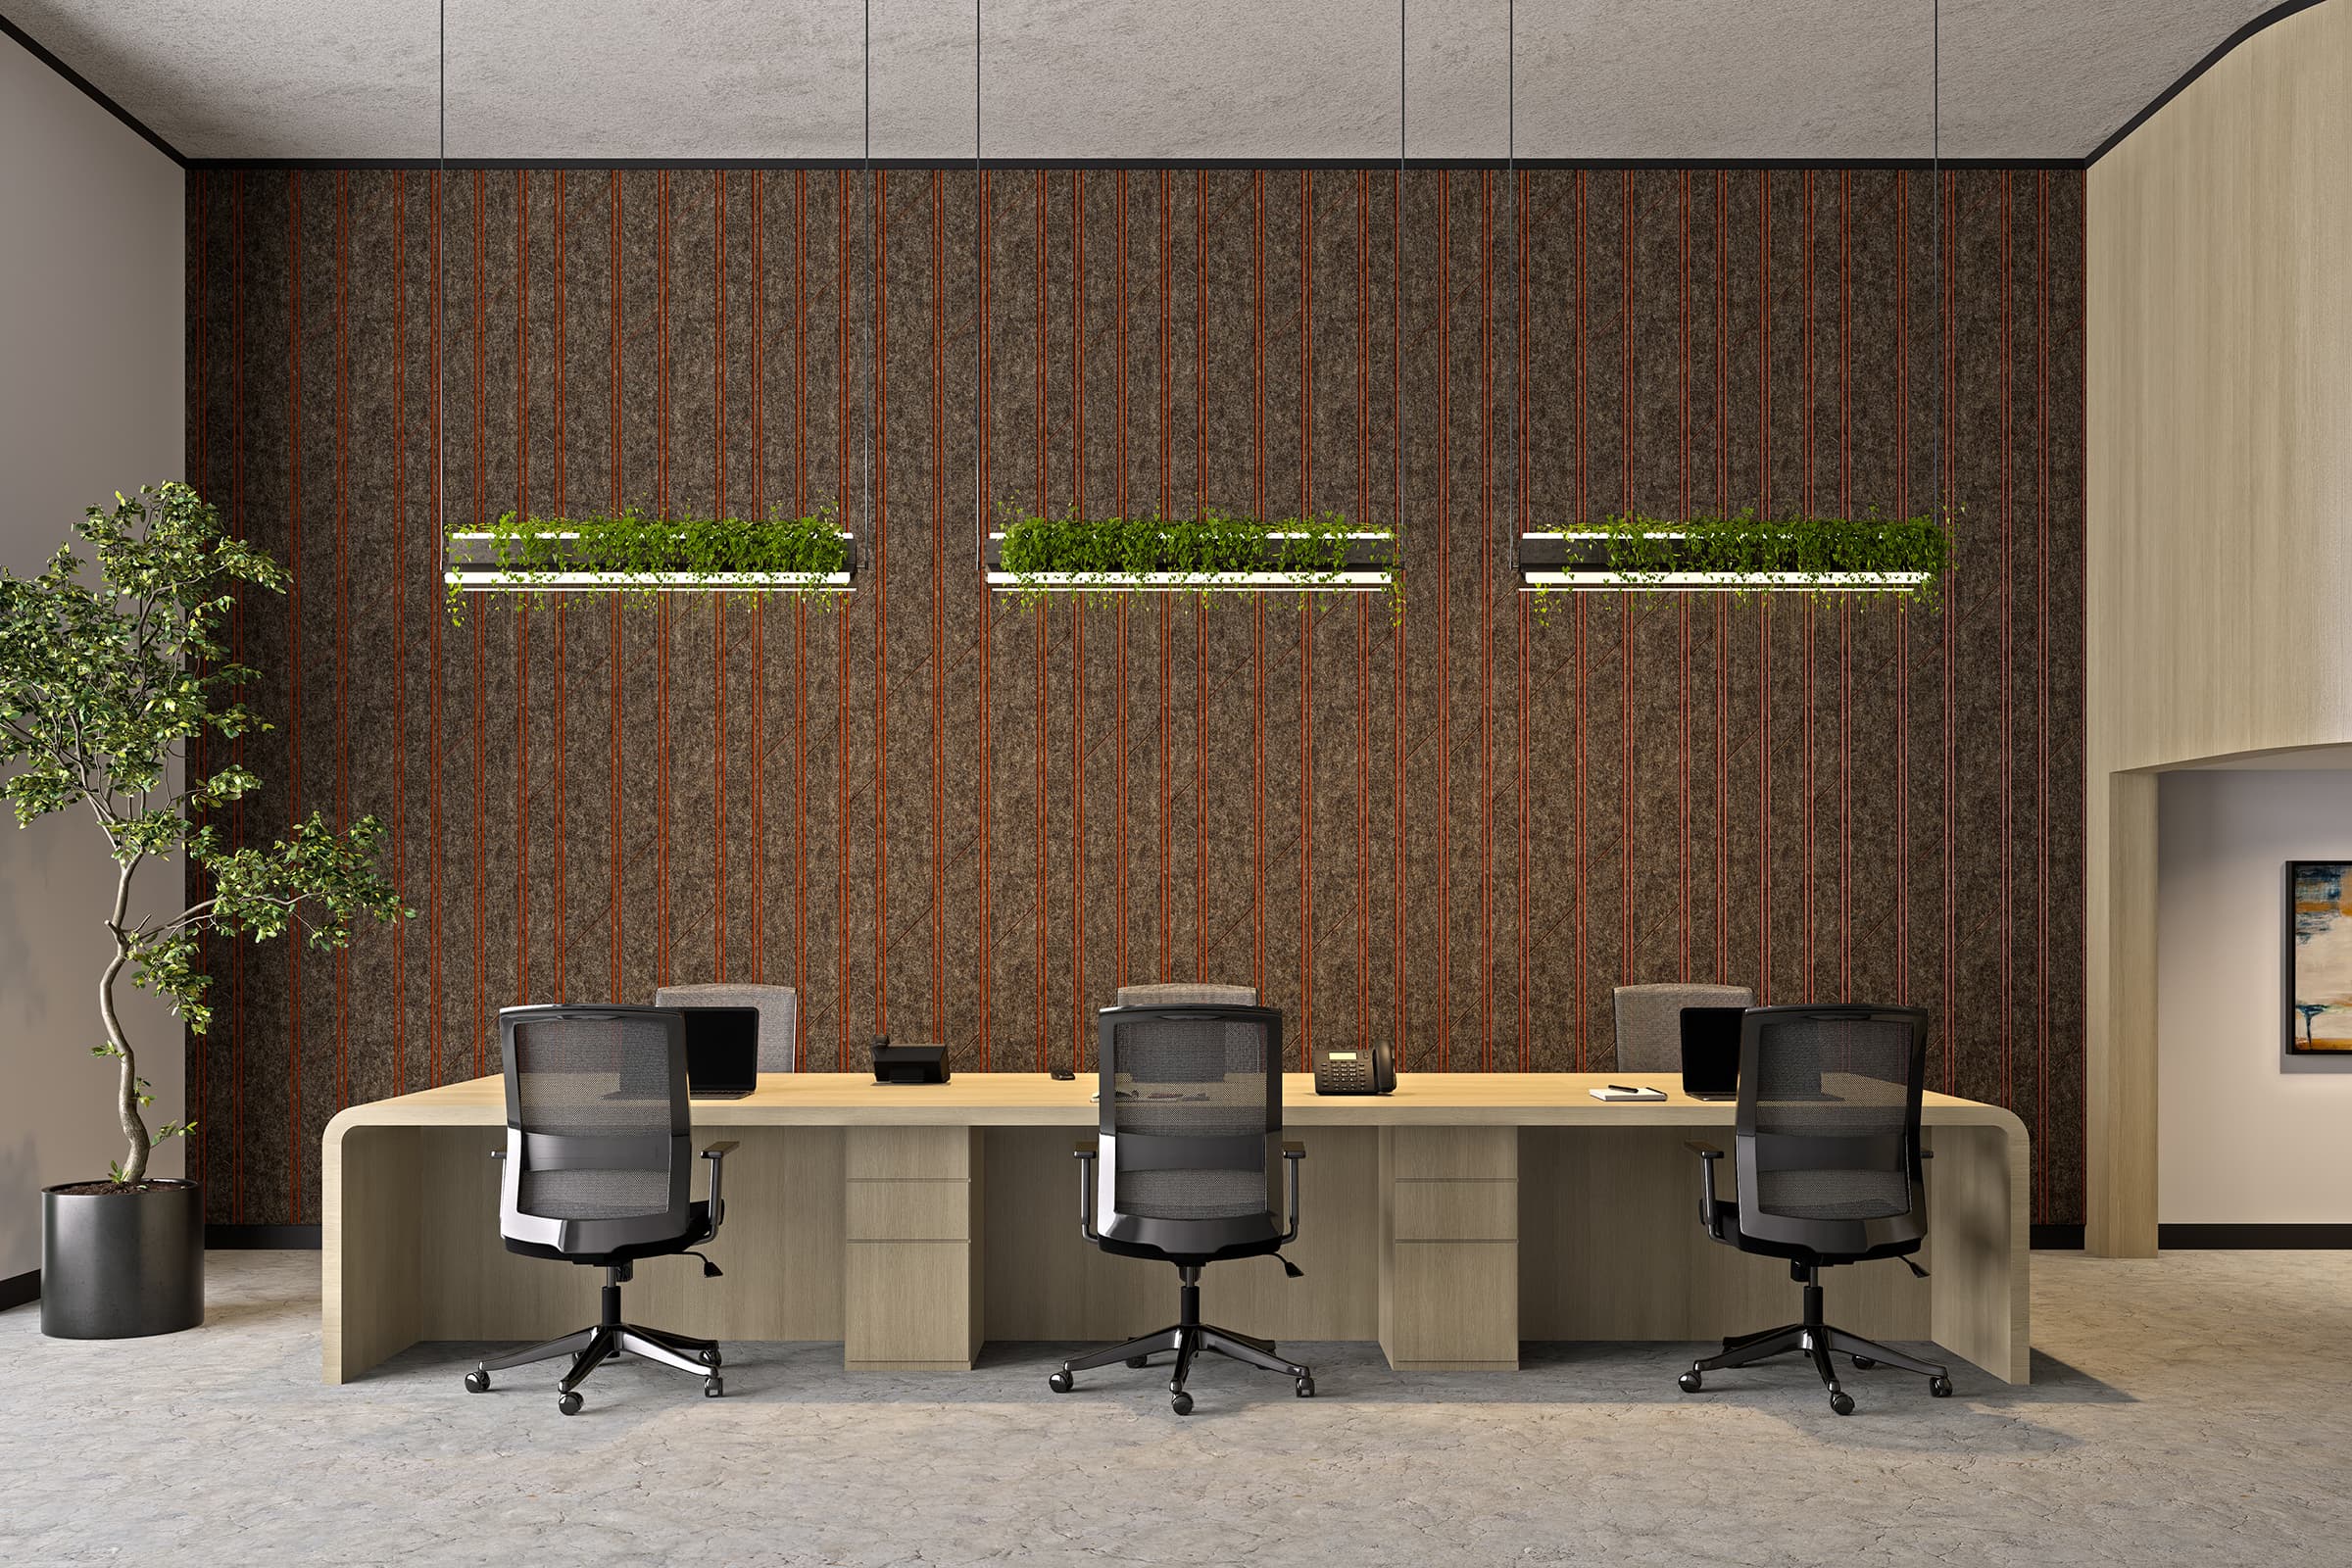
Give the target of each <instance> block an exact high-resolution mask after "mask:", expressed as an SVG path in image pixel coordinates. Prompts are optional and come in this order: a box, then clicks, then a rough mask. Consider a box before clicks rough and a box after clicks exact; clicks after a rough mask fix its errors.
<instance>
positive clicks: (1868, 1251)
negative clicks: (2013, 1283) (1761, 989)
mask: <svg viewBox="0 0 2352 1568" xmlns="http://www.w3.org/2000/svg"><path fill="white" fill-rule="evenodd" d="M1927 1054H1928V1015H1927V1014H1926V1013H1925V1012H1922V1011H1920V1010H1919V1009H1918V1008H1916V1007H1872V1006H1855V1005H1818V1006H1808V1005H1798V1006H1781V1007H1750V1008H1749V1009H1748V1010H1747V1014H1746V1017H1745V1018H1744V1019H1743V1021H1742V1023H1741V1026H1740V1117H1739V1124H1738V1126H1737V1128H1736V1129H1735V1131H1736V1134H1737V1137H1736V1139H1735V1145H1736V1148H1737V1151H1738V1156H1737V1158H1736V1159H1735V1160H1734V1161H1733V1165H1734V1169H1735V1172H1736V1175H1735V1180H1736V1183H1737V1192H1738V1195H1739V1201H1736V1202H1733V1201H1725V1200H1723V1199H1719V1198H1717V1197H1716V1196H1715V1161H1717V1160H1718V1159H1721V1158H1722V1157H1723V1151H1722V1150H1720V1149H1717V1148H1714V1147H1713V1146H1712V1145H1708V1144H1691V1146H1689V1147H1690V1148H1691V1151H1692V1152H1694V1153H1696V1154H1697V1155H1698V1156H1699V1188H1698V1213H1699V1220H1700V1222H1701V1223H1702V1224H1704V1225H1705V1226H1706V1228H1707V1234H1708V1235H1710V1236H1712V1237H1714V1238H1715V1240H1717V1241H1719V1242H1723V1243H1725V1244H1727V1245H1729V1246H1732V1247H1737V1248H1738V1249H1740V1250H1741V1251H1743V1252H1757V1253H1761V1254H1763V1255H1764V1256H1767V1257H1785V1258H1787V1259H1788V1260H1789V1276H1790V1277H1791V1278H1793V1279H1794V1280H1795V1281H1796V1282H1797V1283H1798V1284H1799V1285H1802V1286H1803V1287H1804V1288H1805V1316H1804V1321H1803V1322H1801V1323H1790V1324H1787V1325H1785V1326H1784V1327H1781V1328H1777V1329H1767V1330H1765V1331H1764V1332H1763V1333H1761V1334H1746V1335H1741V1336H1740V1337H1739V1338H1737V1339H1729V1340H1726V1341H1724V1342H1723V1353H1722V1354H1721V1355H1711V1356H1708V1357H1706V1358H1705V1359H1703V1360H1697V1361H1693V1362H1691V1370H1690V1371H1688V1372H1685V1373H1684V1374H1683V1376H1682V1385H1683V1392H1685V1393H1686V1394H1696V1393H1697V1392H1698V1391H1699V1388H1700V1386H1701V1384H1702V1382H1703V1381H1704V1375H1705V1374H1706V1373H1709V1372H1713V1371H1716V1370H1717V1369H1719V1368H1723V1367H1734V1366H1746V1365H1749V1364H1750V1363H1751V1362H1756V1361H1761V1360H1763V1359H1765V1358H1766V1357H1768V1356H1774V1355H1780V1354H1783V1353H1785V1352H1787V1351H1789V1350H1803V1351H1805V1352H1806V1353H1807V1354H1808V1355H1810V1356H1811V1357H1812V1359H1813V1366H1814V1369H1815V1370H1816V1371H1818V1372H1819V1373H1820V1374H1821V1381H1822V1382H1823V1383H1825V1384H1827V1385H1828V1386H1829V1391H1830V1408H1832V1409H1833V1410H1836V1411H1837V1412H1838V1414H1839V1415H1850V1414H1852V1413H1853V1408H1854V1400H1853V1397H1852V1396H1851V1395H1849V1394H1847V1393H1846V1392H1845V1390H1844V1389H1843V1388H1842V1387H1841V1386H1840V1385H1839V1384H1838V1373H1837V1369H1836V1368H1835V1367H1834V1366H1832V1364H1831V1359H1830V1358H1831V1357H1832V1356H1833V1355H1844V1356H1848V1357H1850V1358H1851V1359H1852V1361H1853V1364H1854V1365H1855V1366H1856V1367H1858V1368H1862V1369H1865V1370H1867V1369H1868V1368H1870V1367H1872V1366H1875V1365H1877V1364H1879V1363H1881V1362H1884V1363H1885V1364H1887V1366H1892V1367H1900V1368H1901V1369H1902V1370H1904V1371H1906V1372H1917V1373H1919V1374H1920V1375H1921V1376H1923V1377H1925V1378H1926V1379H1927V1380H1928V1392H1929V1393H1930V1394H1933V1395H1935V1396H1936V1397H1937V1398H1942V1397H1946V1396H1948V1395H1949V1394H1950V1393H1951V1392H1952V1380H1951V1378H1950V1376H1949V1375H1948V1374H1947V1373H1946V1372H1945V1370H1944V1369H1943V1368H1942V1367H1940V1366H1937V1365H1936V1364H1934V1363H1933V1362H1929V1361H1921V1360H1917V1359H1915V1358H1913V1357H1911V1356H1908V1355H1904V1354H1902V1353H1901V1352H1900V1351H1896V1350H1890V1349H1888V1348H1887V1347H1885V1346H1883V1345H1880V1344H1877V1343H1876V1342H1874V1341H1871V1340H1866V1339H1863V1338H1862V1337H1861V1336H1860V1335H1856V1334H1848V1333H1846V1332H1845V1330H1843V1329H1840V1328H1836V1327H1833V1326H1832V1325H1831V1324H1829V1323H1828V1322H1827V1321H1825V1320H1824V1318H1823V1316H1822V1297H1821V1271H1822V1270H1823V1269H1825V1268H1830V1267H1834V1266H1835V1265H1837V1264H1839V1263H1862V1262H1868V1261H1870V1260H1872V1259H1874V1258H1882V1257H1895V1258H1900V1259H1902V1261H1903V1264H1904V1266H1905V1267H1907V1268H1909V1269H1910V1270H1911V1272H1912V1273H1914V1274H1917V1275H1919V1276H1920V1277H1921V1278H1923V1279H1924V1278H1925V1277H1926V1271H1925V1270H1924V1269H1922V1268H1921V1267H1920V1266H1919V1265H1918V1264H1917V1263H1915V1262H1913V1261H1912V1259H1911V1254H1912V1253H1914V1252H1916V1251H1918V1250H1919V1247H1920V1243H1921V1242H1922V1241H1923V1240H1924V1239H1925V1238H1926V1236H1927V1207H1928V1201H1927V1187H1926V1184H1925V1180H1924V1177H1923V1176H1922V1173H1921V1162H1922V1161H1923V1160H1924V1159H1925V1158H1926V1153H1925V1152H1924V1151H1923V1150H1922V1149H1921V1148H1920V1136H1919V1102H1920V1089H1921V1081H1922V1079H1923V1078H1924V1077H1925V1075H1926V1071H1927Z"/></svg>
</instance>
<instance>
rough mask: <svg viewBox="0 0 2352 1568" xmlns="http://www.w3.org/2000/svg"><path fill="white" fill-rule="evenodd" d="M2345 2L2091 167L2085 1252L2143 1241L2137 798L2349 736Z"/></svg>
mask: <svg viewBox="0 0 2352 1568" xmlns="http://www.w3.org/2000/svg"><path fill="white" fill-rule="evenodd" d="M2347 82H2352V0H2328V3H2327V4H2324V5H2320V6H2315V7H2313V8H2312V9H2310V10H2308V11H2304V12H2301V13H2299V14H2297V15H2295V16H2292V17H2288V18H2286V19H2284V20H2282V21H2281V22H2279V23H2278V25H2275V26H2272V27H2270V28H2268V29H2266V30H2264V31H2262V32H2260V33H2257V34H2255V35H2254V36H2252V37H2251V38H2249V39H2247V40H2246V42H2245V43H2244V44H2243V45H2241V46H2240V47H2239V48H2238V49H2236V50H2235V51H2234V52H2233V53H2231V54H2230V55H2229V56H2228V57H2227V58H2225V59H2224V60H2222V61H2220V62H2219V63H2217V64H2216V65H2215V66H2214V68H2213V69H2212V70H2211V71H2209V72H2207V73H2205V74H2204V75H2203V76H2202V77H2201V78H2199V79H2198V80H2197V81H2196V82H2194V83H2193V84H2192V85H2190V86H2189V87H2188V89H2187V90H2185V91H2184V92H2182V93H2181V94H2180V97H2178V98H2176V99H2175V100H2174V101H2173V102H2172V103H2170V104H2168V105H2166V106H2165V108H2164V109H2163V110H2161V111H2160V112H2159V113H2158V114H2157V115H2156V116H2155V117H2154V118H2152V119H2151V120H2149V121H2148V123H2146V124H2144V125H2142V126H2140V127H2139V128H2138V129H2137V130H2135V131H2133V132H2132V133H2131V135H2130V136H2129V137H2127V138H2126V139H2125V140H2124V141H2123V142H2121V143H2120V144H2118V145H2117V147H2116V148H2115V150H2114V151H2113V152H2112V153H2110V154H2108V155H2107V156H2106V157H2105V158H2103V159H2101V160H2100V161H2099V162H2098V163H2097V164H2096V165H2095V166H2093V167H2092V169H2091V171H2090V172H2089V176H2088V177H2089V191H2088V196H2087V201H2088V206H2089V214H2088V221H2089V240H2088V249H2089V286H2088V296H2089V336H2090V363H2089V367H2088V375H2089V428H2088V442H2089V450H2088V454H2087V464H2088V482H2089V522H2088V526H2089V541H2088V551H2089V582H2088V599H2087V606H2086V612H2087V616H2088V625H2087V628H2086V633H2087V640H2088V647H2087V657H2088V662H2089V667H2088V671H2087V681H2088V686H2087V693H2086V696H2087V702H2086V705H2085V706H2086V715H2087V722H2088V726H2089V728H2088V734H2087V736H2086V749H2087V759H2088V768H2089V771H2088V777H2087V781H2086V782H2087V785H2088V790H2087V795H2088V799H2087V803H2086V805H2087V810H2086V819H2085V826H2086V829H2087V833H2088V840H2087V843H2086V845H2085V851H2086V854H2085V868H2086V872H2087V877H2088V883H2087V887H2086V890H2085V891H2086V895H2087V911H2086V912H2087V920H2088V928H2089V931H2090V934H2091V940H2090V951H2089V962H2088V976H2089V997H2088V1002H2089V1041H2088V1050H2089V1062H2088V1066H2089V1108H2090V1125H2089V1129H2088V1131H2089V1140H2090V1190H2089V1194H2088V1198H2089V1211H2088V1220H2087V1224H2088V1230H2089V1245H2090V1246H2091V1248H2092V1249H2093V1250H2098V1251H2106V1252H2113V1253H2121V1254H2127V1255H2142V1254H2146V1253H2151V1252H2153V1251H2154V1250H2155V1244H2156V1079H2155V1074H2156V988H2155V953H2156V935H2155V931H2156V917H2155V910H2154V908H2153V907H2152V897H2153V893H2154V884H2155V872H2154V866H2155V856H2156V779H2155V774H2156V773H2157V772H2158V771H2161V770H2163V769H2164V768H2167V767H2171V766H2177V765H2179V764H2180V763H2183V762H2189V761H2194V760H2200V759H2204V758H2209V757H2217V756H2225V755H2230V754H2236V753H2245V752H2261V751H2270V750H2276V749H2280V748H2286V747H2298V746H2311V745H2319V744H2327V743H2333V742H2340V741H2348V740H2352V679H2348V678H2347V676H2348V672H2352V662H2347V658H2346V656H2347V654H2352V581H2348V580H2347V570H2348V568H2352V194H2348V191H2352V187H2348V186H2347V184H2346V173H2345V171H2346V170H2347V169H2352V96H2348V95H2347V94H2346V92H2345V90H2344V87H2345V83H2347Z"/></svg>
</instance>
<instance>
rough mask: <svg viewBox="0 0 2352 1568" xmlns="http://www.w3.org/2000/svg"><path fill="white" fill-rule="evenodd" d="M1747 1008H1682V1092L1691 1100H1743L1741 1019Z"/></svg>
mask: <svg viewBox="0 0 2352 1568" xmlns="http://www.w3.org/2000/svg"><path fill="white" fill-rule="evenodd" d="M1745 1011H1747V1009H1746V1008H1745V1007H1685V1008H1684V1009H1683V1093H1684V1094H1686V1095H1689V1096H1690V1097H1691V1099H1692V1100H1738V1099H1739V1098H1740V1014H1742V1013H1744V1012H1745Z"/></svg>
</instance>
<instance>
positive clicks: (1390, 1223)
mask: <svg viewBox="0 0 2352 1568" xmlns="http://www.w3.org/2000/svg"><path fill="white" fill-rule="evenodd" d="M1380 1178H1381V1179H1380V1191H1381V1227H1380V1229H1381V1238H1380V1239H1381V1267H1380V1346H1381V1348H1382V1349H1383V1350H1385V1351H1387V1352H1388V1357H1389V1364H1390V1365H1391V1366H1394V1367H1397V1368H1398V1369H1399V1370H1406V1369H1410V1370H1417V1371H1425V1372H1441V1371H1443V1372H1481V1371H1512V1370H1516V1369H1517V1367H1518V1365H1519V1129H1518V1128H1516V1127H1384V1128H1382V1129H1381V1133H1380Z"/></svg>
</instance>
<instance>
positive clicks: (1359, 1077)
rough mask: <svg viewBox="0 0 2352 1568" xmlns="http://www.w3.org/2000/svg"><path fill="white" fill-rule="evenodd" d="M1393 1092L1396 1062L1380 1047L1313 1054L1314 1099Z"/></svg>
mask: <svg viewBox="0 0 2352 1568" xmlns="http://www.w3.org/2000/svg"><path fill="white" fill-rule="evenodd" d="M1396 1088H1397V1059H1396V1057H1395V1056H1393V1055H1391V1054H1390V1052H1389V1047H1388V1046H1387V1044H1385V1043H1383V1044H1380V1045H1375V1046H1370V1047H1357V1048H1355V1049H1352V1050H1347V1051H1331V1050H1320V1051H1317V1052H1316V1053H1315V1093H1316V1094H1318V1095H1386V1094H1393V1093H1394V1092H1395V1091H1396Z"/></svg>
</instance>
